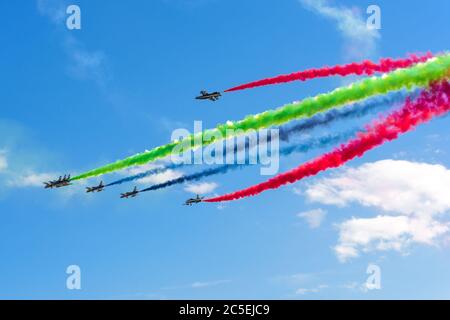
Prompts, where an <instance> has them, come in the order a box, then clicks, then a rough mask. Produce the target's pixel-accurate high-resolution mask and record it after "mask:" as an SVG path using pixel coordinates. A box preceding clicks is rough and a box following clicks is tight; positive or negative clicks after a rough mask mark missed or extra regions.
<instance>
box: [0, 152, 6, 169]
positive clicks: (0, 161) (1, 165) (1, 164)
mask: <svg viewBox="0 0 450 320" xmlns="http://www.w3.org/2000/svg"><path fill="white" fill-rule="evenodd" d="M7 168H8V160H7V159H6V156H5V155H3V154H1V153H0V172H1V171H4V170H6V169H7Z"/></svg>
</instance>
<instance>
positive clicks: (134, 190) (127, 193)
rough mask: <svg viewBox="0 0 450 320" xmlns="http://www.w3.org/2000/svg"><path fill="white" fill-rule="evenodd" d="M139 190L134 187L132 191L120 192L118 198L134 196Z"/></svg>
mask: <svg viewBox="0 0 450 320" xmlns="http://www.w3.org/2000/svg"><path fill="white" fill-rule="evenodd" d="M138 193H139V191H138V189H137V187H134V189H133V191H130V192H125V193H121V194H120V198H134V197H136V196H137V195H138Z"/></svg>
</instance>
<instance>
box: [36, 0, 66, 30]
mask: <svg viewBox="0 0 450 320" xmlns="http://www.w3.org/2000/svg"><path fill="white" fill-rule="evenodd" d="M66 7H67V4H65V3H64V1H60V0H37V8H38V11H39V13H40V14H41V15H43V16H46V17H48V18H49V19H50V20H51V21H52V23H54V24H62V23H63V22H64V18H65V17H66Z"/></svg>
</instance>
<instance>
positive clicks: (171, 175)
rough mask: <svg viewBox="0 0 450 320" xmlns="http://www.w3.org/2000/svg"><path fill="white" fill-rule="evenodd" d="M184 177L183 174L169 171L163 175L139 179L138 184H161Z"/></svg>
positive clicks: (162, 173)
mask: <svg viewBox="0 0 450 320" xmlns="http://www.w3.org/2000/svg"><path fill="white" fill-rule="evenodd" d="M182 175H183V172H181V171H176V170H170V169H169V170H167V171H164V172H161V173H157V174H153V175H151V176H148V177H145V178H142V179H139V180H138V181H137V182H138V183H141V184H160V183H164V182H167V181H169V180H173V179H177V178H179V177H181V176H182Z"/></svg>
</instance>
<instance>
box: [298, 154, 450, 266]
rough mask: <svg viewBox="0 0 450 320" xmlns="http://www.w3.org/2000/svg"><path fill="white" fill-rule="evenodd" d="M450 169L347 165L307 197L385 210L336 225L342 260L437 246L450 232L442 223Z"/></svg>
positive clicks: (396, 163)
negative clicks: (409, 248) (350, 166)
mask: <svg viewBox="0 0 450 320" xmlns="http://www.w3.org/2000/svg"><path fill="white" fill-rule="evenodd" d="M449 193H450V170H449V169H447V168H445V167H444V166H442V165H437V164H427V163H417V162H410V161H400V160H382V161H378V162H374V163H367V164H364V165H362V166H360V167H359V168H356V169H355V168H347V169H343V170H341V171H340V173H338V174H335V175H333V176H332V177H328V178H324V179H320V180H317V181H316V182H314V183H313V184H311V185H309V186H308V187H307V190H306V192H305V194H306V196H307V197H308V198H309V199H310V200H312V201H316V202H320V203H323V204H328V205H337V206H341V207H342V206H346V205H348V204H350V203H359V204H361V205H363V206H368V207H374V208H377V209H379V210H382V211H383V212H385V213H386V214H385V215H377V216H375V217H369V218H357V217H354V218H352V219H350V220H347V221H344V222H342V223H340V224H338V225H337V228H338V230H339V240H338V243H337V245H336V246H335V248H334V250H335V252H336V254H337V256H338V258H339V259H340V260H341V261H347V260H348V259H350V258H354V257H357V256H359V254H360V253H361V252H369V251H386V250H395V251H398V252H401V253H406V250H407V249H408V247H409V246H410V245H411V244H413V243H420V244H425V245H437V244H439V243H440V241H441V240H442V238H443V236H444V235H446V234H447V233H448V232H449V231H450V230H449V227H450V226H449V223H448V222H443V221H440V220H441V219H440V218H441V216H442V214H443V213H446V212H448V211H449V210H450V198H449V197H448V194H449Z"/></svg>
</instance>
